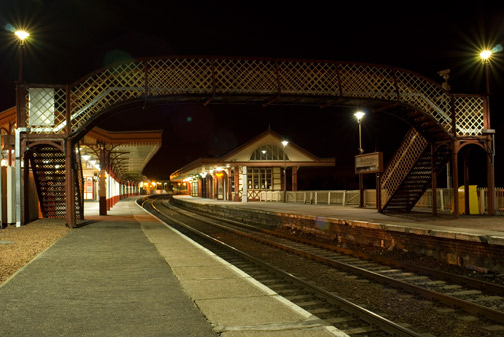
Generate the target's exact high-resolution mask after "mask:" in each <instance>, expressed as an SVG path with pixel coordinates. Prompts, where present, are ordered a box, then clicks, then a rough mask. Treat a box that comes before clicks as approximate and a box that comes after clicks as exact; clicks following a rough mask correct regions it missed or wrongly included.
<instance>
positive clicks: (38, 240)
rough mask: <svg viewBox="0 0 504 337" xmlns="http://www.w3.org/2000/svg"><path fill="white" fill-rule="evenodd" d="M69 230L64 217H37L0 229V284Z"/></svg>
mask: <svg viewBox="0 0 504 337" xmlns="http://www.w3.org/2000/svg"><path fill="white" fill-rule="evenodd" d="M70 231H71V229H70V228H68V227H66V226H65V219H38V220H36V221H33V222H30V223H28V224H27V225H25V226H21V227H19V228H18V227H15V226H7V227H6V228H4V229H0V285H1V284H3V283H4V282H5V281H7V280H8V279H9V277H11V276H12V275H13V274H14V273H15V272H16V271H18V270H19V269H20V268H22V267H23V266H25V265H26V264H27V263H28V262H30V261H31V260H33V259H34V258H35V257H36V256H37V255H39V254H40V253H42V252H43V251H44V250H46V249H47V248H49V247H50V246H51V245H52V244H53V243H55V242H56V241H58V240H59V239H61V238H62V237H63V236H65V235H66V234H68V233H69V232H70Z"/></svg>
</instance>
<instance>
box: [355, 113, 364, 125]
mask: <svg viewBox="0 0 504 337" xmlns="http://www.w3.org/2000/svg"><path fill="white" fill-rule="evenodd" d="M365 115H366V114H365V113H364V112H362V111H357V112H356V113H354V116H355V118H357V121H358V122H360V121H361V119H362V118H364V116H365Z"/></svg>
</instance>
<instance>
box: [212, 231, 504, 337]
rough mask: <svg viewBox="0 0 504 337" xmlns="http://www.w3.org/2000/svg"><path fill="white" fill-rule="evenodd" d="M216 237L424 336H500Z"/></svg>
mask: <svg viewBox="0 0 504 337" xmlns="http://www.w3.org/2000/svg"><path fill="white" fill-rule="evenodd" d="M217 238H218V239H220V240H222V241H224V242H226V243H228V244H231V245H232V246H234V247H236V248H238V249H241V250H244V251H245V252H247V253H248V254H251V255H253V256H256V257H258V258H260V259H264V260H266V261H268V263H270V264H273V265H274V266H276V267H278V268H280V269H284V270H288V271H289V272H290V273H292V274H294V275H296V276H298V277H301V278H303V279H304V280H307V281H309V282H313V283H315V284H317V285H318V286H320V287H322V288H324V289H325V290H327V291H329V292H333V293H335V294H337V295H338V296H341V297H344V298H346V299H348V300H350V301H352V302H355V303H357V304H359V305H360V306H362V307H365V308H367V309H369V310H371V311H373V312H376V313H378V314H380V315H383V316H385V317H387V318H389V319H391V320H392V321H396V322H402V323H406V324H409V325H410V327H411V328H412V329H413V330H416V331H419V332H421V333H425V334H426V336H436V337H441V336H449V337H467V336H480V337H494V336H495V337H497V336H504V330H503V328H504V327H502V326H500V325H498V324H496V323H493V322H490V321H484V320H479V319H478V318H476V317H475V316H472V315H470V314H467V313H464V312H462V311H459V310H455V309H452V308H449V307H447V306H444V305H438V304H436V303H433V302H430V301H426V300H423V299H421V298H419V297H415V296H413V295H410V294H407V293H405V292H403V291H399V290H395V289H393V288H389V287H384V286H382V285H380V284H378V283H374V282H370V281H367V280H365V279H362V278H360V277H357V276H354V275H351V274H348V273H345V272H341V271H339V270H337V269H335V268H332V267H329V266H325V265H322V264H319V263H316V262H313V261H307V260H306V259H304V258H302V257H299V256H295V255H292V254H287V253H284V252H282V251H278V250H276V249H274V248H271V247H268V246H264V245H261V244H258V243H256V242H252V241H246V240H243V239H241V238H238V239H237V238H236V237H235V236H234V235H232V234H229V233H225V232H222V233H221V234H220V235H217ZM493 329H496V330H493Z"/></svg>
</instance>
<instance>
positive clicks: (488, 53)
mask: <svg viewBox="0 0 504 337" xmlns="http://www.w3.org/2000/svg"><path fill="white" fill-rule="evenodd" d="M491 56H492V51H491V50H488V49H486V50H483V51H482V52H481V53H480V57H481V59H482V60H483V61H487V60H488V59H490V57H491Z"/></svg>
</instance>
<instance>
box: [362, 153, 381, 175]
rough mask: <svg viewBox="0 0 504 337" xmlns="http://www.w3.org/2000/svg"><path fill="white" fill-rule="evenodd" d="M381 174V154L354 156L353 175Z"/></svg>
mask: <svg viewBox="0 0 504 337" xmlns="http://www.w3.org/2000/svg"><path fill="white" fill-rule="evenodd" d="M380 172H383V152H373V153H366V154H359V155H357V156H355V174H367V173H380Z"/></svg>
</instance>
